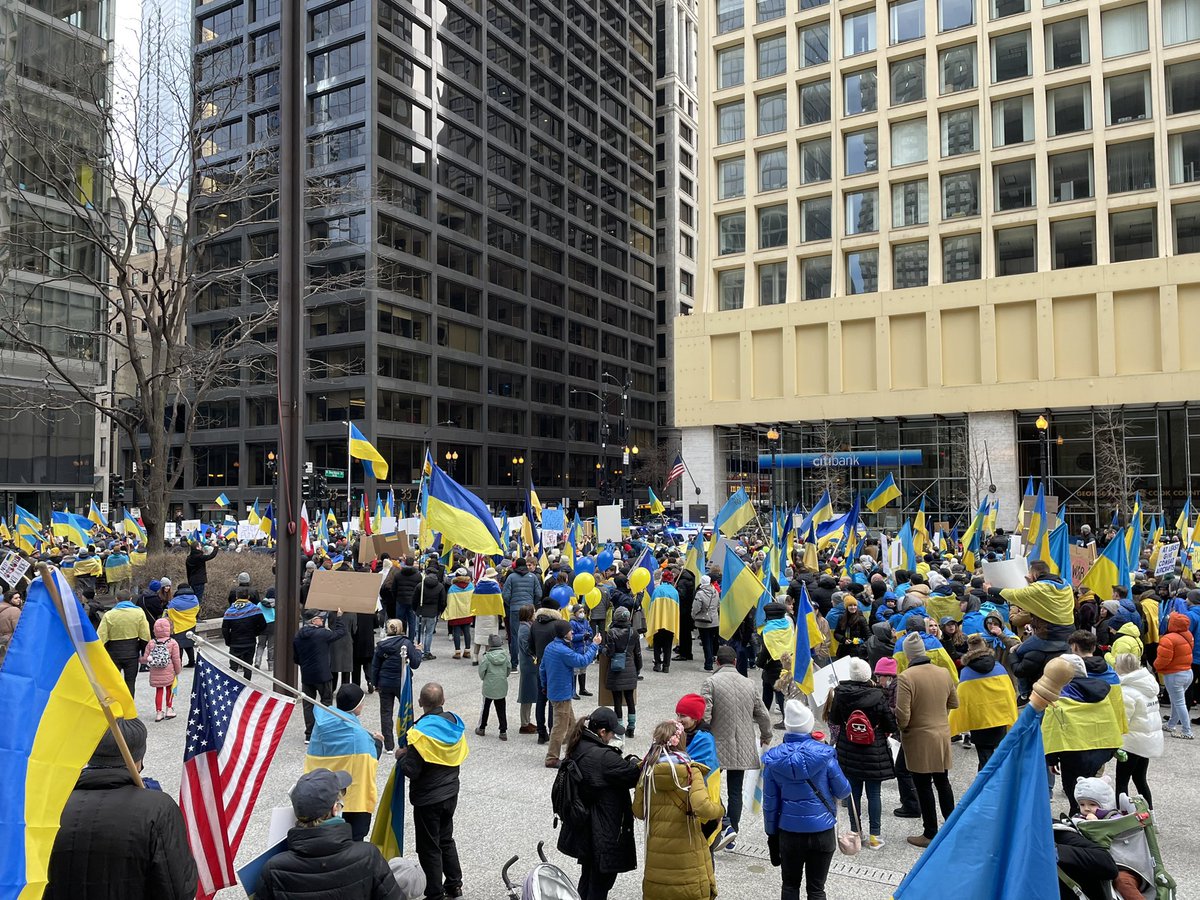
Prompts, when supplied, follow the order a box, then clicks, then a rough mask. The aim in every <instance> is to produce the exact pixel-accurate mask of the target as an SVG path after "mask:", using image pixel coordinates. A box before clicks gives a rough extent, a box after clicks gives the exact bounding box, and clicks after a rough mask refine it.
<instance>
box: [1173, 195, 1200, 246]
mask: <svg viewBox="0 0 1200 900" xmlns="http://www.w3.org/2000/svg"><path fill="white" fill-rule="evenodd" d="M1171 216H1172V218H1173V219H1174V223H1175V252H1176V253H1200V203H1177V204H1175V206H1173V207H1172V208H1171Z"/></svg>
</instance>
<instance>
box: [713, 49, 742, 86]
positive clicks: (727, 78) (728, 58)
mask: <svg viewBox="0 0 1200 900" xmlns="http://www.w3.org/2000/svg"><path fill="white" fill-rule="evenodd" d="M745 80H746V51H745V49H744V48H743V47H742V45H741V44H738V45H737V46H736V47H729V48H727V49H725V50H718V51H717V87H718V88H731V87H737V86H738V85H739V84H743V83H744V82H745Z"/></svg>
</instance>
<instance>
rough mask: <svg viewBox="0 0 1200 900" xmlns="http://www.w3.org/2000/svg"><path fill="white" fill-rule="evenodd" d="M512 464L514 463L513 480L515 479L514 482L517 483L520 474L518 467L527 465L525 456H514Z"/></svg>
mask: <svg viewBox="0 0 1200 900" xmlns="http://www.w3.org/2000/svg"><path fill="white" fill-rule="evenodd" d="M512 464H513V469H512V480H513V484H514V485H515V484H516V483H517V478H518V475H519V473H518V471H517V467H518V466H523V465H525V457H524V456H521V455H517V456H514V457H513V458H512Z"/></svg>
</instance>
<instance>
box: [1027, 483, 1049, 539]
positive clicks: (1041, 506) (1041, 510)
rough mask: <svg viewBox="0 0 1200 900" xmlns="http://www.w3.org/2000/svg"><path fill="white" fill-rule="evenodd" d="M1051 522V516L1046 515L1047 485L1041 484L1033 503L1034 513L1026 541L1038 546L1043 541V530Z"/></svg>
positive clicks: (1030, 519) (1030, 518) (1030, 520)
mask: <svg viewBox="0 0 1200 900" xmlns="http://www.w3.org/2000/svg"><path fill="white" fill-rule="evenodd" d="M1049 524H1050V522H1049V517H1048V516H1047V515H1046V486H1045V485H1044V484H1039V485H1038V490H1037V500H1036V501H1035V502H1034V504H1033V515H1031V516H1030V517H1029V528H1028V529H1027V530H1026V532H1025V543H1026V544H1027V545H1028V546H1030V547H1036V546H1038V544H1040V543H1041V541H1042V532H1043V531H1045V530H1046V528H1047V527H1048V526H1049Z"/></svg>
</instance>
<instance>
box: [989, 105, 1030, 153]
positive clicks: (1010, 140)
mask: <svg viewBox="0 0 1200 900" xmlns="http://www.w3.org/2000/svg"><path fill="white" fill-rule="evenodd" d="M1032 140H1033V95H1032V94H1026V95H1025V96H1023V97H1010V98H1009V99H1007V100H997V101H996V102H995V103H993V104H992V146H993V147H1007V146H1009V145H1010V144H1023V143H1025V142H1026V141H1032Z"/></svg>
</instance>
